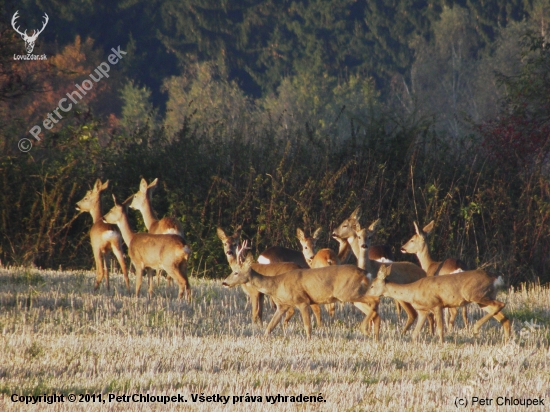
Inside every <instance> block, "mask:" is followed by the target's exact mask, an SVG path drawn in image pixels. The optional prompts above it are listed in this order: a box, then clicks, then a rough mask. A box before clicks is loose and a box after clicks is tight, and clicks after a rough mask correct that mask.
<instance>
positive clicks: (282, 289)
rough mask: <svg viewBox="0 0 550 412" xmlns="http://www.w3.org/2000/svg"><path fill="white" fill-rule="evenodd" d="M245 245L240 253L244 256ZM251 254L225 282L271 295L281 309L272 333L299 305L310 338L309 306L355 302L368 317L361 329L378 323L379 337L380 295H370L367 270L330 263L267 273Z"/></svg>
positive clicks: (272, 320) (274, 319)
mask: <svg viewBox="0 0 550 412" xmlns="http://www.w3.org/2000/svg"><path fill="white" fill-rule="evenodd" d="M244 249H245V246H243V247H242V248H241V249H240V251H239V252H238V254H237V256H238V257H242V252H243V250H244ZM252 265H253V259H252V256H251V255H248V256H247V258H246V259H245V260H244V261H243V260H242V259H239V258H238V259H237V262H236V263H234V264H233V265H232V269H233V273H232V274H231V275H229V276H228V277H227V278H226V279H225V280H224V281H223V285H224V286H226V287H234V286H237V285H242V284H244V283H250V284H251V285H253V286H254V287H255V288H257V289H258V290H259V291H260V292H262V293H264V294H266V295H269V296H271V297H272V298H273V300H274V301H275V304H276V305H277V311H276V312H275V314H274V315H273V318H272V319H271V321H270V322H269V325H268V326H267V329H266V331H265V334H266V335H268V334H270V333H271V331H272V330H273V329H274V328H275V327H276V326H277V324H278V323H279V322H280V321H281V318H282V317H283V315H284V314H285V313H286V312H287V311H288V310H289V309H290V308H292V307H297V308H298V309H299V310H300V313H301V314H302V320H303V322H304V328H305V331H306V335H307V337H308V338H310V337H311V318H310V315H309V311H308V306H310V305H312V304H326V303H333V302H337V301H340V302H352V303H353V304H354V305H355V306H357V307H358V308H359V309H360V310H361V311H362V312H363V313H365V315H366V317H365V320H364V321H363V322H362V324H361V331H362V332H363V333H365V334H367V328H366V325H368V322H370V321H371V320H372V321H373V322H374V330H375V336H376V338H377V339H378V334H379V329H380V317H379V316H378V313H377V308H378V303H379V301H380V300H379V298H377V297H375V298H372V297H368V296H366V292H367V290H368V286H369V280H368V278H367V277H366V276H365V272H364V271H363V270H361V269H359V268H358V267H356V266H352V265H339V266H326V267H324V268H317V269H296V270H292V271H290V272H286V273H284V274H282V275H278V276H270V277H268V276H263V275H261V274H259V273H258V272H257V271H256V270H254V269H253V267H252Z"/></svg>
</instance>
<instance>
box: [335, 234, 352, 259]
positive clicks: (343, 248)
mask: <svg viewBox="0 0 550 412" xmlns="http://www.w3.org/2000/svg"><path fill="white" fill-rule="evenodd" d="M337 240H338V244H339V246H338V259H340V262H341V263H342V264H345V263H347V261H348V260H349V257H350V255H351V247H350V245H349V243H348V242H347V240H342V239H337Z"/></svg>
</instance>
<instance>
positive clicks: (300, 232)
mask: <svg viewBox="0 0 550 412" xmlns="http://www.w3.org/2000/svg"><path fill="white" fill-rule="evenodd" d="M296 237H298V240H305V239H306V235H305V234H304V231H303V230H302V229H300V228H297V229H296Z"/></svg>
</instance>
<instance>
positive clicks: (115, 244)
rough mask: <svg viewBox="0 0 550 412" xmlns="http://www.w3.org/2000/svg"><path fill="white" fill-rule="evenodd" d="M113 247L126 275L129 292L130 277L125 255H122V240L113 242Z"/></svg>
mask: <svg viewBox="0 0 550 412" xmlns="http://www.w3.org/2000/svg"><path fill="white" fill-rule="evenodd" d="M111 249H112V251H113V254H114V255H115V257H116V259H117V260H118V264H119V265H120V269H121V270H122V274H123V275H124V282H125V283H126V288H127V289H128V292H130V279H129V278H128V269H127V268H126V262H125V261H124V257H123V255H122V247H121V246H120V242H113V243H111Z"/></svg>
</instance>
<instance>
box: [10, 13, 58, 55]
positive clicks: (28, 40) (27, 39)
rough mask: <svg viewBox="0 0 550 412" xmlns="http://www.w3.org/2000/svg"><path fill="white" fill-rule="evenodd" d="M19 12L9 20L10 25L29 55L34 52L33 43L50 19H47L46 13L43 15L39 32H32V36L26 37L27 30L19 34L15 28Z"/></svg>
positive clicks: (17, 28)
mask: <svg viewBox="0 0 550 412" xmlns="http://www.w3.org/2000/svg"><path fill="white" fill-rule="evenodd" d="M18 14H19V10H18V11H16V12H15V14H14V15H13V17H12V19H11V25H12V27H13V29H14V30H15V31H16V32H17V33H18V34H20V35H21V38H22V39H23V40H24V41H25V48H26V49H27V54H31V53H32V51H33V50H34V43H35V42H36V39H37V38H38V35H39V34H40V33H42V32H43V31H44V28H45V27H46V25H47V24H48V21H49V20H50V18H49V17H48V15H47V14H46V13H44V16H43V18H44V23H43V25H42V28H41V29H40V30H36V29H35V30H34V32H33V34H32V36H27V30H25V31H24V32H21V31H19V26H17V27H15V23H16V20H17V19H18V18H19V15H18Z"/></svg>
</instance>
